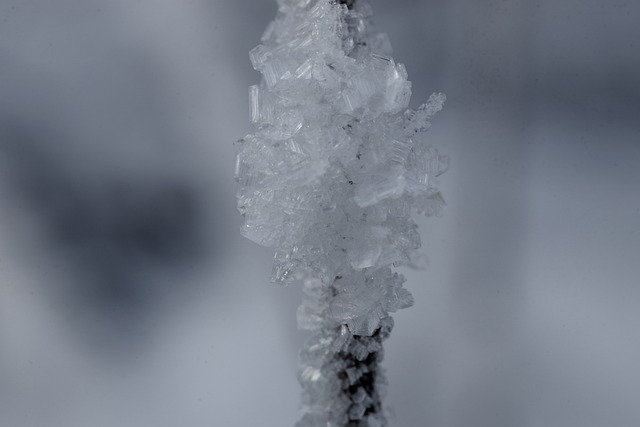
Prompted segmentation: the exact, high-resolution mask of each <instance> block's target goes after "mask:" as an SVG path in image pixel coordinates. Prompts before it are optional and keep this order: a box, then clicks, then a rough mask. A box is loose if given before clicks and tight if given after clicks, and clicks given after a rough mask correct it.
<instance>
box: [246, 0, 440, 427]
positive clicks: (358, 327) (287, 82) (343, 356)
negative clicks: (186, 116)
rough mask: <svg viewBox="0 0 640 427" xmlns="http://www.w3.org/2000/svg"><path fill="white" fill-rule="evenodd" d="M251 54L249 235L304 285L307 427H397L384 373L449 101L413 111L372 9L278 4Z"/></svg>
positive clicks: (427, 210)
mask: <svg viewBox="0 0 640 427" xmlns="http://www.w3.org/2000/svg"><path fill="white" fill-rule="evenodd" d="M278 6H279V13H278V16H277V17H276V19H275V21H273V22H272V23H271V24H270V25H269V27H268V28H267V30H266V31H265V34H264V35H263V37H262V44H260V45H259V46H257V47H256V48H255V49H253V50H252V51H251V52H250V57H251V61H252V63H253V66H254V68H255V69H256V70H258V71H260V72H261V73H262V76H263V78H262V81H261V82H260V84H258V85H254V86H251V88H250V103H251V120H252V121H253V123H254V124H255V125H256V126H257V130H256V132H255V133H253V134H250V135H247V136H246V137H245V138H243V139H242V140H240V141H239V143H238V157H237V161H236V179H237V181H238V183H239V188H238V209H239V211H240V212H241V213H242V215H243V216H244V219H245V223H244V225H243V227H242V231H241V232H242V234H243V235H244V236H245V237H247V238H249V239H251V240H253V241H255V242H256V243H259V244H262V245H265V246H271V247H275V248H276V254H275V263H274V270H273V279H274V281H276V282H279V283H289V282H292V281H295V280H302V282H303V284H304V289H305V291H306V293H307V294H308V298H306V299H305V300H304V301H303V303H302V305H301V307H300V309H299V310H298V323H299V326H300V327H301V328H303V329H308V330H311V331H314V333H315V335H314V336H313V337H312V338H311V339H310V340H309V342H308V343H307V344H306V345H305V347H304V349H303V350H302V352H301V357H300V361H301V372H300V382H301V384H302V386H303V396H304V397H303V402H304V410H305V414H304V416H303V418H302V420H301V421H300V422H299V423H298V426H299V427H345V426H347V427H348V426H362V427H365V426H366V427H381V426H385V425H386V418H385V416H384V411H383V406H382V398H383V394H384V393H383V392H384V387H383V385H384V382H385V381H384V377H383V375H382V370H381V368H380V361H381V360H382V341H383V340H384V339H385V338H386V337H387V336H388V335H389V333H390V331H391V328H392V326H393V320H392V319H391V317H390V316H389V313H390V312H394V311H396V310H398V309H400V308H405V307H409V306H410V305H412V304H413V299H412V297H411V294H410V293H409V292H408V291H407V290H406V289H405V288H403V286H402V284H403V283H404V281H405V279H404V277H403V276H402V275H400V274H398V273H395V272H393V270H392V268H393V267H398V266H401V265H409V266H417V265H419V264H420V259H421V257H420V256H419V253H418V252H417V250H418V248H419V247H420V245H421V243H420V236H419V235H418V232H417V226H416V224H415V223H414V222H413V220H412V219H411V212H412V211H417V212H419V213H423V214H426V215H433V214H438V213H439V212H440V209H441V208H442V206H443V205H444V200H443V199H442V196H441V194H440V192H439V191H438V188H437V181H436V179H435V177H437V176H438V175H440V174H442V173H443V172H444V171H445V170H446V169H447V165H448V160H447V158H446V157H443V156H440V155H439V154H438V152H437V151H436V150H435V149H434V148H432V147H430V146H428V145H426V144H424V143H423V142H422V141H421V140H420V139H419V138H417V133H418V132H421V131H425V130H427V129H428V127H429V125H430V119H431V117H432V116H433V115H434V114H435V113H437V112H438V111H439V110H440V109H441V108H442V104H443V102H444V95H442V94H433V95H431V97H430V98H429V101H428V102H427V103H426V104H424V105H422V106H420V107H419V108H418V109H417V110H415V111H414V110H411V109H407V105H408V103H409V97H410V95H411V84H410V82H409V81H408V80H407V73H406V70H405V68H404V66H403V65H402V64H396V63H395V62H394V60H393V59H392V58H391V45H390V42H389V40H388V38H387V36H386V35H385V34H382V33H376V32H374V31H373V26H372V22H371V16H372V10H371V7H370V6H369V4H368V3H367V2H366V0H358V1H355V0H353V1H351V0H344V1H336V0H278Z"/></svg>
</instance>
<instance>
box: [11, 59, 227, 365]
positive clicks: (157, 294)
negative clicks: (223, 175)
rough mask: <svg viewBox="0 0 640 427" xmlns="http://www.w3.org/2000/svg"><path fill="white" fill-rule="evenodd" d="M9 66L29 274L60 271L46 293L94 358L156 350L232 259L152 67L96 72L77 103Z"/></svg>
mask: <svg viewBox="0 0 640 427" xmlns="http://www.w3.org/2000/svg"><path fill="white" fill-rule="evenodd" d="M2 57H3V58H4V59H5V62H4V65H3V67H1V68H2V72H3V75H4V76H5V77H7V78H8V79H9V81H11V82H12V85H11V86H10V87H5V88H4V89H3V90H2V91H1V92H2V93H3V95H4V101H3V102H2V103H0V177H1V187H0V190H1V191H2V193H3V203H10V204H13V205H16V206H21V208H22V209H24V212H25V213H27V214H28V215H29V216H31V217H33V218H34V229H36V230H38V232H42V235H41V236H39V237H38V238H37V240H38V241H39V242H42V243H41V244H42V247H39V248H35V249H34V250H33V251H31V252H30V253H28V254H27V256H25V258H24V261H25V263H31V264H34V265H38V263H39V262H40V261H39V260H42V261H43V262H44V264H45V265H52V266H54V267H55V268H59V272H58V274H50V275H49V276H48V277H45V278H44V280H43V283H42V285H41V290H42V292H43V295H46V296H47V297H46V299H47V300H48V301H50V302H51V303H52V304H54V305H55V307H56V308H55V310H56V312H58V313H59V314H60V316H61V317H63V318H64V321H65V322H67V324H68V325H69V331H71V332H72V333H73V335H75V336H76V337H77V338H78V341H77V342H78V343H79V345H80V346H82V347H84V348H85V349H86V351H88V352H89V354H91V355H92V356H95V357H96V358H98V359H99V360H103V361H105V362H109V361H114V362H117V361H118V360H121V359H122V358H125V359H127V358H131V357H134V356H135V355H136V354H137V352H138V351H145V350H149V349H151V348H152V346H149V345H148V344H149V343H148V339H150V337H151V336H152V335H153V330H154V327H153V323H154V321H155V320H154V319H156V318H157V317H158V316H164V315H167V314H169V313H171V312H172V311H175V310H181V309H184V308H186V304H187V303H186V302H185V301H188V299H189V297H190V296H191V297H194V296H195V295H197V293H198V292H199V289H197V288H198V286H199V285H196V284H195V282H194V281H193V280H191V278H192V276H193V273H194V272H195V271H196V270H198V268H199V267H202V266H203V265H205V263H206V265H207V268H212V267H213V268H215V265H216V263H217V262H218V260H219V258H220V257H221V256H222V254H223V252H222V251H220V250H219V249H220V248H219V246H218V245H219V240H220V238H221V236H222V234H224V229H225V227H224V221H217V220H216V215H217V216H218V218H219V217H222V216H224V212H222V211H221V210H218V209H217V208H216V207H217V206H219V204H216V203H215V200H217V199H219V198H220V195H219V194H220V192H219V191H217V188H218V187H217V186H216V185H215V184H213V185H209V186H208V188H207V190H206V193H205V192H203V190H202V189H201V188H200V184H199V177H198V178H194V177H193V176H192V177H189V176H188V175H186V174H184V173H183V172H181V170H182V169H184V167H185V166H176V164H185V165H186V167H189V162H190V161H191V160H192V159H194V158H195V157H197V156H195V155H194V153H193V152H191V151H190V150H189V146H188V144H187V145H185V149H184V150H180V149H179V145H180V144H185V142H188V141H186V139H187V137H186V136H185V135H184V134H183V132H182V131H181V130H180V129H179V128H178V126H177V125H176V123H175V121H174V120H172V119H170V117H171V108H168V107H167V102H165V101H166V100H165V99H164V98H163V95H164V93H163V90H162V88H161V87H160V85H161V79H160V78H158V76H156V74H154V72H153V67H152V64H153V61H151V60H149V58H147V59H146V60H145V59H144V58H139V57H136V55H134V54H133V53H131V56H127V59H122V58H120V60H121V63H119V64H116V65H113V66H112V67H111V68H107V69H101V68H99V67H97V68H96V71H95V72H94V73H93V74H92V73H88V74H81V75H80V76H76V77H77V79H76V80H75V81H76V82H77V84H78V85H79V86H80V88H81V90H80V91H71V92H68V91H65V90H64V89H65V87H66V86H67V85H68V84H69V82H68V80H69V78H67V77H61V76H57V75H56V74H55V73H51V74H48V73H47V72H46V71H43V70H38V69H36V68H34V67H28V66H27V64H24V63H21V60H20V58H18V57H16V56H15V55H12V54H11V53H9V52H2ZM70 78H71V79H73V76H71V77H70ZM101 84H106V87H102V86H100V85H101ZM111 85H112V86H111ZM83 91H84V92H83ZM176 147H178V148H176ZM132 157H133V160H132ZM194 168H195V167H194ZM16 238H17V239H18V240H20V241H17V242H16V243H17V244H18V245H20V244H23V243H24V241H21V240H23V238H22V236H18V237H16ZM25 239H26V237H25ZM5 243H6V244H11V243H7V242H5ZM28 244H31V245H40V243H34V242H30V243H28ZM36 271H37V269H36ZM211 285H214V284H211Z"/></svg>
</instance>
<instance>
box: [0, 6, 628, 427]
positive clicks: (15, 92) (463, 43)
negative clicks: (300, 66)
mask: <svg viewBox="0 0 640 427" xmlns="http://www.w3.org/2000/svg"><path fill="white" fill-rule="evenodd" d="M371 3H372V5H373V7H374V10H375V12H376V15H377V18H376V21H377V23H378V27H379V29H381V30H384V31H386V32H387V33H388V34H389V36H390V38H391V41H392V44H393V46H394V57H395V59H396V60H397V61H398V62H403V63H404V64H405V65H406V67H407V70H408V72H409V77H410V79H411V80H412V81H413V98H412V106H414V107H416V106H418V105H419V104H420V103H421V102H423V101H424V100H426V98H427V97H428V95H429V94H430V93H431V92H434V91H442V92H445V93H446V94H447V96H448V101H447V104H446V107H445V109H444V110H443V112H442V113H441V114H440V115H439V116H438V117H437V119H436V120H435V121H434V125H433V128H432V130H431V131H430V133H429V134H427V136H426V137H427V139H428V140H429V142H430V143H431V144H433V145H435V146H436V147H438V148H439V149H440V150H441V151H443V152H445V153H447V154H449V155H450V157H451V159H452V166H451V169H450V170H449V172H447V174H445V175H443V176H442V179H441V183H442V188H443V192H444V195H445V198H446V200H447V203H448V207H447V209H446V211H445V214H444V216H443V217H442V218H435V219H429V220H423V219H420V220H419V222H420V226H421V231H422V234H423V241H424V246H425V249H426V252H427V253H428V255H429V257H430V260H431V266H430V268H429V270H428V271H406V274H407V276H408V278H409V282H408V285H407V286H408V288H409V289H410V290H411V291H412V292H413V294H414V296H415V300H416V304H415V306H414V307H412V308H411V309H409V310H404V311H403V312H400V313H398V314H397V315H396V316H395V319H396V328H395V330H394V333H393V334H392V337H391V338H390V339H389V341H388V342H387V347H386V348H387V350H386V361H385V366H386V368H387V373H388V379H389V383H390V385H389V391H388V399H387V403H388V404H389V406H390V408H391V410H392V412H393V416H392V419H391V425H392V426H397V427H414V426H430V427H436V426H442V427H445V426H447V427H448V426H452V427H463V426H464V427H470V426H474V427H479V426H487V427H489V426H491V427H501V426H504V427H509V426H514V427H515V426H517V427H528V426H531V427H537V426H557V427H567V426H576V427H577V426H580V427H587V426H593V427H596V426H598V427H601V426H615V427H617V426H638V425H640V406H639V405H638V403H639V402H640V401H639V398H640V368H638V364H637V362H638V360H640V312H639V311H638V303H639V302H640V287H639V277H640V194H639V193H640V167H639V165H640V124H639V123H640V29H639V26H638V25H637V24H638V22H639V21H640V3H638V2H637V1H634V0H626V1H623V0H609V1H598V0H564V1H554V0H539V1H533V0H531V1H525V0H486V1H484V0H422V1H420V0H394V1H393V2H391V1H384V0H372V1H371ZM275 10H276V7H275V2H273V1H268V0H235V1H222V0H193V1H178V0H137V1H132V0H112V1H109V2H106V1H94V0H0V426H2V427H43V426H51V427H86V426H91V427H113V426H118V427H128V426H132V427H133V426H135V427H145V426H154V427H165V426H166V427H173V426H190V427H195V426H216V427H217V426H238V427H249V426H268V427H270V426H274V427H275V426H278V427H279V426H291V425H293V423H294V422H295V420H296V419H297V417H298V413H297V407H298V391H299V390H298V384H297V382H296V378H295V370H296V358H297V351H298V348H299V346H300V345H301V343H302V342H303V340H304V334H302V333H300V332H298V331H297V330H296V325H295V309H296V306H297V305H298V303H299V301H300V298H301V292H300V290H299V288H298V287H297V286H291V287H288V288H281V287H278V286H276V285H272V284H269V283H268V276H269V275H270V257H271V253H270V250H268V249H264V248H260V247H257V246H255V245H253V244H252V243H251V242H249V241H245V240H243V239H242V238H241V237H240V236H239V233H238V227H239V225H240V222H241V218H240V217H239V214H238V213H237V212H236V210H235V206H236V203H235V182H234V180H233V170H232V169H233V161H234V148H233V145H232V143H233V142H234V141H235V140H237V139H238V138H241V137H242V136H243V135H244V134H246V133H248V132H250V130H251V128H250V126H249V120H248V105H247V86H249V85H250V84H253V83H255V82H256V81H257V79H258V78H259V75H258V74H257V73H256V72H255V71H253V70H252V69H251V66H250V63H249V60H248V55H247V52H248V51H249V49H251V48H252V47H253V46H255V45H256V44H257V43H258V42H259V38H260V35H261V34H262V31H263V30H264V28H265V27H266V25H267V23H268V22H269V21H270V20H271V19H272V18H273V16H274V14H275Z"/></svg>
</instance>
